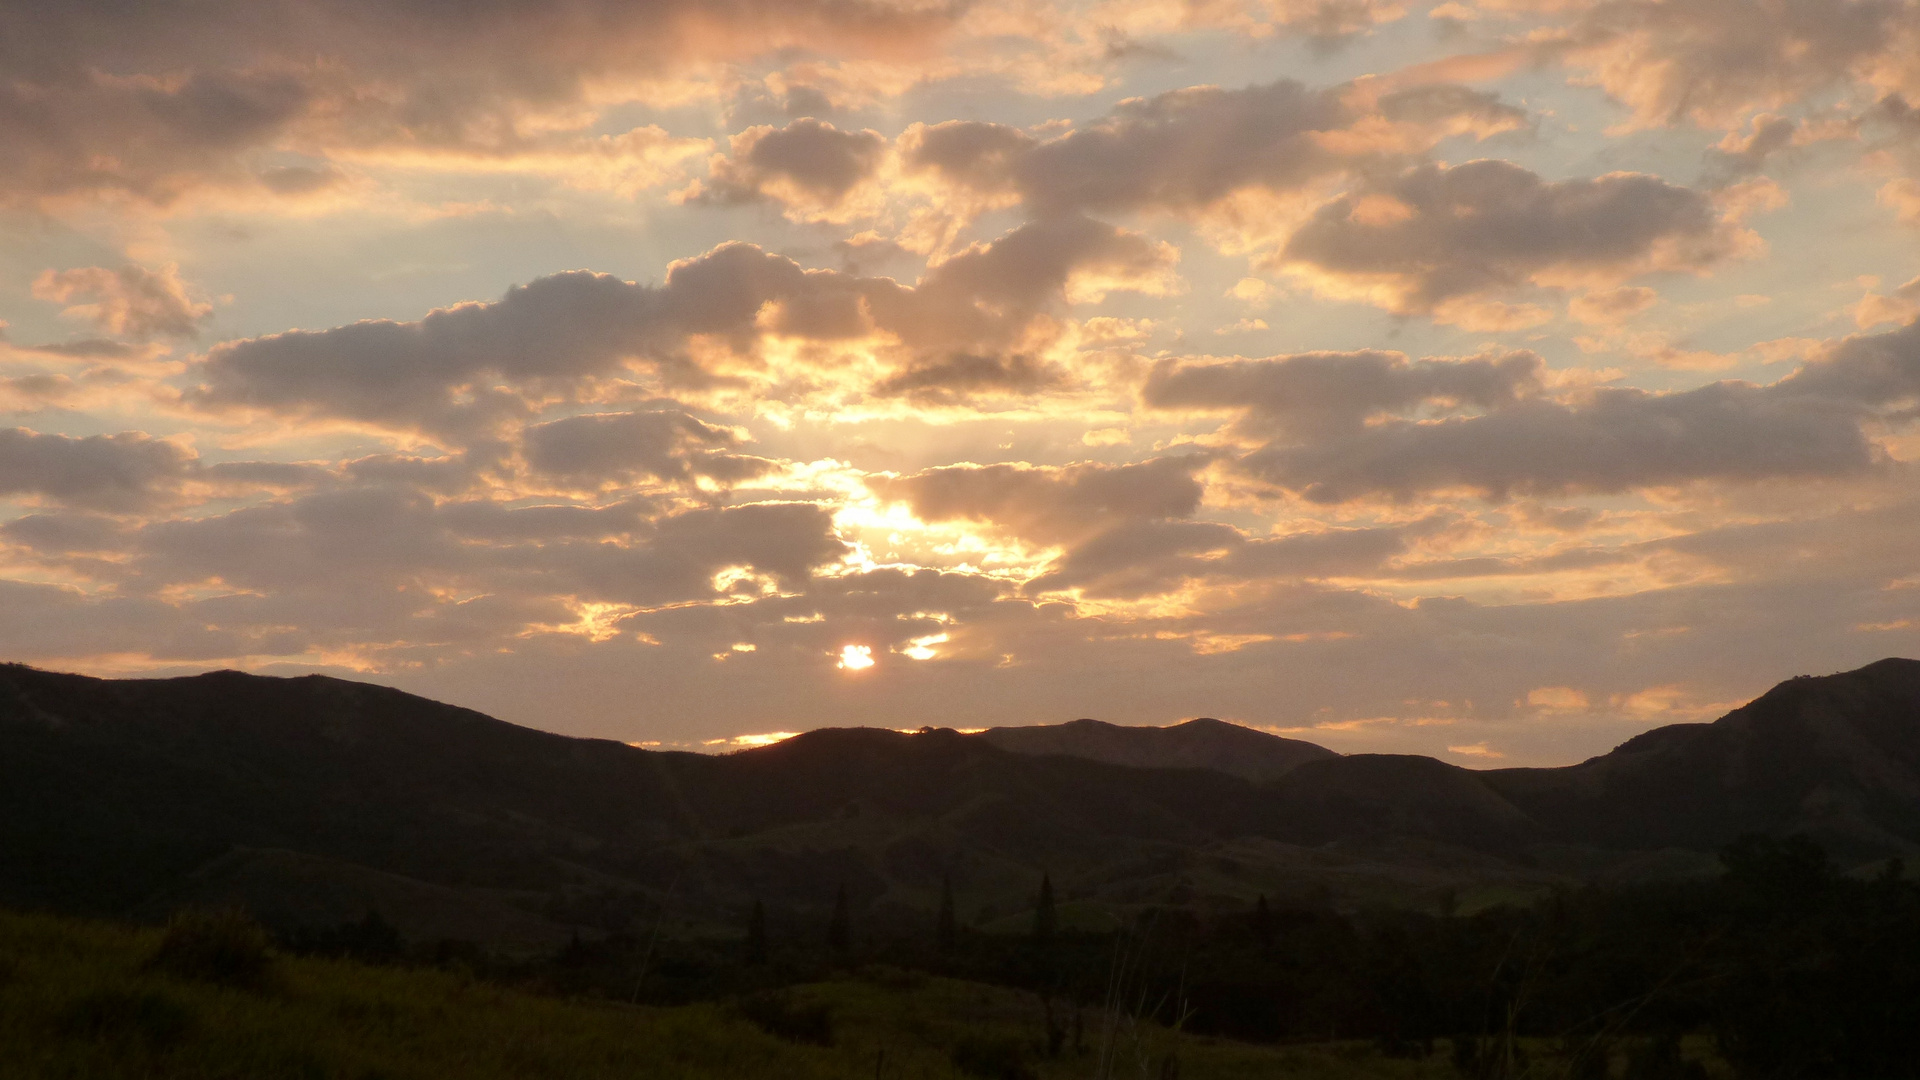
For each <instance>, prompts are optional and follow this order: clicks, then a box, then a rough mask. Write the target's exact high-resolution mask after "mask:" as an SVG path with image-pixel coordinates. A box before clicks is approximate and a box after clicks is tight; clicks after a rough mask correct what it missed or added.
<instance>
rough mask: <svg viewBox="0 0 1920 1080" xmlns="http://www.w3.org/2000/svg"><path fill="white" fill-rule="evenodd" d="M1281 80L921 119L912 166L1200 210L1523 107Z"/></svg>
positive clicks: (1469, 128) (1005, 198)
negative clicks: (1067, 123)
mask: <svg viewBox="0 0 1920 1080" xmlns="http://www.w3.org/2000/svg"><path fill="white" fill-rule="evenodd" d="M1383 91H1384V88H1383V87H1382V86H1380V85H1375V84H1372V83H1366V82H1362V83H1348V84H1344V85H1341V86H1336V87H1332V88H1329V89H1325V90H1309V89H1307V88H1306V87H1305V86H1303V85H1301V84H1300V83H1298V82H1294V81H1292V80H1289V79H1283V80H1280V81H1278V82H1273V83H1267V84H1264V85H1258V86H1249V87H1245V88H1242V89H1237V90H1225V89H1221V88H1220V87H1216V86H1196V87H1189V88H1187V89H1184V90H1174V91H1169V92H1167V93H1164V94H1159V95H1156V96H1154V97H1151V98H1131V99H1128V100H1126V101H1123V102H1121V103H1120V104H1119V105H1118V106H1116V107H1115V108H1114V109H1113V111H1112V112H1111V113H1109V114H1108V115H1107V116H1106V117H1104V118H1102V119H1100V120H1098V121H1096V122H1094V123H1092V124H1089V125H1087V126H1085V127H1082V128H1078V129H1076V130H1073V131H1070V132H1068V133H1066V134H1063V135H1058V136H1055V137H1053V138H1050V139H1045V140H1041V139H1037V138H1035V137H1034V136H1032V135H1029V134H1027V133H1025V132H1022V131H1019V130H1018V129H1014V128H1010V127H1005V126H1003V125H997V124H989V123H984V122H980V121H949V122H946V123H942V124H934V125H914V126H912V127H910V128H908V130H907V131H906V132H905V133H904V134H903V135H902V136H901V140H900V142H901V156H902V165H903V168H904V169H905V170H906V171H907V172H908V173H920V174H924V175H928V176H931V177H935V178H937V179H938V180H940V181H941V182H943V183H945V184H947V185H949V186H952V187H954V188H957V189H962V190H965V191H968V192H971V193H973V194H975V195H976V196H981V197H986V198H988V199H990V200H997V201H999V202H1002V203H1006V202H1013V201H1018V202H1019V203H1021V204H1023V205H1025V206H1026V207H1027V208H1029V210H1030V211H1031V212H1033V213H1037V214H1058V213H1106V214H1111V213H1126V212H1142V211H1161V212H1170V213H1189V214H1190V213H1195V212H1198V211H1201V210H1204V209H1206V208H1209V207H1212V206H1215V205H1216V204H1219V203H1221V202H1223V201H1224V200H1226V199H1227V198H1229V197H1230V196H1232V195H1234V194H1236V193H1238V192H1242V191H1247V190H1256V189H1257V190H1265V191H1275V192H1294V191H1301V190H1310V189H1313V188H1314V187H1315V186H1316V185H1319V184H1321V183H1324V182H1326V181H1328V180H1331V179H1333V178H1337V177H1341V176H1345V175H1349V174H1353V173H1356V172H1364V171H1369V170H1375V169H1379V168H1383V167H1387V166H1393V165H1401V164H1405V163H1406V162H1408V161H1409V160H1412V159H1417V158H1418V157H1420V156H1421V155H1423V154H1425V153H1426V152H1427V151H1429V150H1431V149H1432V148H1433V146H1434V145H1435V144H1436V143H1438V142H1439V140H1441V139H1442V138H1445V137H1447V136H1449V135H1456V134H1472V135H1476V136H1479V137H1481V138H1485V137H1487V136H1490V135H1493V134H1497V133H1499V132H1504V131H1513V130H1517V129H1520V128H1523V127H1524V126H1525V125H1526V122H1527V121H1526V116H1525V114H1524V113H1523V112H1521V111H1520V110H1518V109H1516V108H1514V107H1512V106H1510V105H1505V104H1502V103H1501V102H1500V101H1499V99H1498V98H1497V97H1496V96H1494V95H1492V94H1486V93H1481V92H1479V91H1474V90H1469V89H1467V88H1464V87H1459V86H1418V87H1413V88H1409V89H1402V90H1393V91H1386V92H1383Z"/></svg>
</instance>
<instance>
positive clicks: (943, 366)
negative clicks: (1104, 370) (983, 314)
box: [874, 353, 1067, 405]
mask: <svg viewBox="0 0 1920 1080" xmlns="http://www.w3.org/2000/svg"><path fill="white" fill-rule="evenodd" d="M1066 378H1067V376H1066V373H1065V372H1063V371H1060V370H1059V369H1058V368H1056V367H1054V366H1053V365H1050V364H1046V363H1043V362H1041V361H1039V360H1035V359H1034V358H1033V357H1031V356H1023V355H1010V356H981V355H979V354H977V353H954V354H952V355H949V356H944V357H939V358H936V359H931V360H928V361H925V362H921V363H916V364H913V365H912V366H909V367H907V368H905V369H903V370H901V371H899V372H896V373H895V374H893V375H890V376H888V377H887V378H885V379H883V380H881V382H880V384H879V385H878V386H876V387H874V392H875V393H877V394H880V395H881V396H883V397H905V398H912V399H914V400H915V401H921V402H925V403H927V404H929V405H947V404H954V403H956V402H961V401H965V400H967V399H968V398H971V397H974V396H976V395H983V394H1032V393H1035V392H1037V391H1040V390H1045V389H1047V388H1048V387H1051V386H1057V385H1059V384H1061V383H1064V382H1065V381H1066Z"/></svg>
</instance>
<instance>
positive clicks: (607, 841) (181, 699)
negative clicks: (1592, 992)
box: [0, 660, 1920, 942]
mask: <svg viewBox="0 0 1920 1080" xmlns="http://www.w3.org/2000/svg"><path fill="white" fill-rule="evenodd" d="M1020 730H1023V729H999V730H998V731H996V732H991V733H986V735H983V736H965V735H961V734H960V733H957V732H954V731H950V730H934V731H925V732H921V733H918V734H901V733H897V732H892V731H884V730H875V729H848V730H822V731H815V732H811V733H809V734H806V735H803V736H800V737H797V738H794V739H790V740H788V741H786V742H783V743H780V744H777V745H774V746H770V747H766V748H762V749H758V750H752V751H745V752H741V753H737V754H731V755H726V756H720V757H714V756H705V755H698V754H684V753H660V752H650V751H646V750H640V749H636V748H633V747H630V746H626V745H623V744H621V743H616V742H609V741H604V740H593V739H574V738H568V737H564V736H560V735H554V734H550V733H546V732H541V731H535V730H532V729H528V728H522V727H516V726H514V725H511V724H507V723H503V722H501V721H498V720H494V719H491V718H489V717H486V716H483V715H481V714H479V713H476V712H472V711H470V710H466V709H459V708H455V707H452V706H448V705H443V704H439V703H436V702H432V701H427V700H424V699H421V698H417V697H413V696H411V695H408V694H404V693H401V692H399V691H396V690H391V689H386V688H382V687H377V686H369V685H364V684H358V683H351V682H345V681H341V680H338V679H331V678H325V677H320V676H309V677H306V678H299V679H276V678H265V677H259V676H252V675H244V674H239V673H236V672H216V673H213V674H208V675H202V676H197V677H193V678H184V679H160V680H124V681H106V680H99V679H91V678H85V677H82V676H76V675H60V674H53V673H48V672H41V671H35V670H32V669H29V668H25V667H19V666H0V852H3V853H4V856H5V857H4V858H0V903H8V904H14V905H27V906H45V907H52V908H59V909H64V910H70V911H83V912H95V913H127V912H146V913H149V914H158V913H159V912H160V911H161V910H163V909H164V908H165V907H167V906H168V905H170V904H173V903H178V902H183V901H193V902H203V903H204V902H209V901H211V900H215V899H218V898H219V897H221V896H227V897H230V898H232V899H235V900H241V901H244V902H246V903H247V904H248V905H249V906H250V907H253V908H256V909H260V910H265V911H279V912H284V913H285V914H284V915H283V916H282V917H283V918H284V919H285V920H288V921H298V920H302V919H329V918H333V917H334V916H335V915H341V916H342V917H343V918H346V917H352V916H353V915H355V914H356V913H355V912H354V911H353V909H354V908H356V907H359V906H360V905H362V904H365V905H366V906H367V907H370V908H371V907H392V908H394V913H393V915H392V916H391V918H392V919H394V920H396V921H398V920H406V921H407V927H406V929H407V932H408V933H410V934H413V935H416V936H432V935H434V934H436V933H437V934H441V935H445V936H466V935H470V934H474V933H483V934H485V936H487V937H489V938H490V939H497V940H500V941H503V942H504V941H508V940H514V941H519V942H529V941H536V940H543V939H545V938H547V937H549V936H551V934H552V932H553V931H552V928H553V927H555V926H571V925H585V926H588V927H597V928H602V929H606V930H621V929H634V928H635V927H636V926H637V925H641V923H640V920H651V919H653V918H655V917H657V916H658V915H659V914H660V913H661V912H662V911H663V910H666V911H668V912H670V913H671V914H672V916H673V918H674V919H675V920H676V923H685V922H687V921H692V922H693V923H695V924H698V925H704V926H708V927H715V928H734V927H735V924H736V923H738V924H739V925H744V922H741V921H740V920H744V918H745V912H746V910H747V909H748V908H749V907H751V905H752V902H753V901H754V900H755V899H760V900H763V901H764V902H765V903H766V905H767V908H768V914H769V918H770V920H771V921H772V922H773V923H774V924H775V926H776V927H777V926H778V925H779V924H780V923H781V920H782V919H786V920H789V921H790V920H793V919H800V920H801V921H802V922H805V921H807V920H818V919H819V918H823V917H824V912H825V911H826V910H827V908H828V907H829V906H830V905H831V903H832V900H833V898H834V897H835V895H836V894H837V892H838V890H839V889H840V888H841V887H843V886H844V887H845V888H846V889H847V892H848V895H849V897H850V899H851V901H852V903H853V905H854V910H855V911H857V912H859V913H860V925H861V926H863V927H867V928H877V927H885V926H888V925H894V926H901V927H918V926H920V924H921V923H923V922H925V921H926V918H927V917H928V916H927V913H928V912H930V911H932V910H933V908H934V907H935V905H936V903H937V898H938V895H939V889H940V883H941V881H942V879H943V878H951V879H952V881H953V884H954V887H955V891H956V894H957V898H958V901H959V914H960V916H961V918H962V920H963V921H966V922H969V923H973V924H976V925H993V924H994V923H995V921H996V920H1010V922H1009V925H1015V924H1018V922H1019V917H1020V915H1021V913H1022V912H1023V911H1024V910H1025V905H1026V904H1027V902H1028V898H1029V897H1030V896H1031V894H1032V890H1033V889H1034V887H1035V884H1036V882H1038V880H1039V878H1040V875H1041V873H1042V872H1048V873H1050V874H1051V876H1052V880H1053V881H1054V883H1055V884H1056V887H1057V889H1058V891H1059V894H1060V897H1061V909H1062V917H1063V919H1065V918H1071V917H1073V915H1072V913H1073V912H1074V911H1075V910H1080V909H1098V910H1114V909H1126V908H1129V907H1136V906H1140V905H1150V904H1160V903H1167V902H1177V903H1194V904H1199V905H1202V906H1205V905H1209V904H1216V903H1218V904H1226V905H1228V906H1233V907H1237V906H1244V905H1245V904H1246V903H1248V902H1250V901H1251V898H1252V896H1253V895H1254V894H1256V893H1267V894H1269V895H1273V896H1276V897H1284V896H1288V895H1294V896H1297V897H1301V898H1312V897H1318V898H1319V899H1320V901H1323V902H1333V903H1348V904H1359V903H1373V902H1383V901H1398V902H1428V901H1429V900H1431V899H1432V898H1434V897H1437V896H1439V895H1442V894H1449V895H1450V894H1451V893H1452V892H1453V891H1454V890H1456V889H1458V888H1467V887H1480V886H1485V887H1486V888H1488V889H1491V890H1494V891H1495V892H1497V893H1498V894H1500V895H1513V894H1514V892H1515V890H1519V891H1522V892H1524V891H1527V890H1538V889H1542V888H1545V887H1547V886H1548V885H1550V884H1553V883H1556V882H1567V881H1570V880H1572V879H1571V878H1569V877H1568V876H1566V875H1567V874H1569V873H1574V872H1576V871H1577V872H1578V873H1582V874H1584V873H1600V872H1612V873H1654V872H1672V871H1674V870H1676V869H1685V868H1689V867H1693V866H1697V865H1700V864H1701V863H1702V862H1705V861H1707V858H1708V857H1707V856H1700V855H1688V854H1686V851H1687V850H1690V851H1694V852H1712V851H1714V850H1716V849H1717V848H1718V847H1719V846H1720V845H1721V844H1724V843H1725V842H1727V841H1728V840H1730V839H1732V838H1733V837H1734V836H1736V835H1739V834H1740V833H1743V832H1746V831H1756V830H1757V831H1771V832H1776V833H1780V832H1789V831H1811V832H1813V833H1814V834H1815V835H1816V836H1818V837H1820V838H1821V839H1822V840H1823V841H1825V842H1827V843H1828V844H1829V846H1831V847H1833V848H1834V849H1835V850H1836V853H1838V854H1841V855H1842V856H1843V857H1852V858H1857V859H1861V860H1864V859H1866V858H1869V857H1874V856H1876V855H1885V854H1892V853H1901V852H1910V851H1913V850H1915V849H1916V847H1917V846H1920V845H1916V841H1920V663H1917V662H1914V661H1906V660H1888V661H1882V662H1881V663H1878V664H1874V665H1872V666H1870V667H1867V668H1863V669H1861V670H1860V671H1856V672H1850V673H1847V674H1843V675H1835V676H1828V677H1825V678H1817V679H1814V678H1803V679H1795V680H1792V681H1790V682H1787V683H1784V684H1782V685H1781V686H1779V687H1776V688H1775V689H1774V690H1773V691H1771V692H1769V693H1768V694H1767V695H1765V696H1764V697H1762V698H1760V699H1759V700H1757V701H1755V702H1754V703H1752V704H1751V705H1748V706H1746V707H1744V708H1742V709H1739V710H1736V711H1735V712H1734V713H1732V714H1730V715H1728V716H1727V717H1725V718H1723V719H1722V720H1720V721H1718V722H1716V723H1714V724H1690V725H1678V726H1674V727H1669V728H1662V729H1659V730H1657V731H1653V732H1649V733H1647V734H1646V735H1643V736H1640V737H1639V738H1636V739H1634V740H1632V741H1630V742H1628V743H1626V744H1625V745H1623V746H1621V747H1620V748H1619V749H1617V750H1615V751H1613V752H1612V753H1610V754H1607V755H1604V756H1602V757H1598V758H1594V759H1592V760H1590V761H1587V762H1584V763H1582V764H1580V765H1575V766H1570V767H1567V768H1561V769H1503V770H1494V771H1487V772H1476V771H1472V770H1467V769H1461V768H1458V767H1455V766H1452V765H1447V764H1444V763H1441V762H1438V761H1434V760H1431V759H1427V758H1418V757H1403V756H1391V755H1355V756H1352V757H1337V756H1332V755H1330V754H1328V753H1327V752H1325V751H1322V750H1320V749H1319V748H1317V747H1312V746H1310V744H1303V743H1294V742H1291V741H1289V740H1280V739H1273V738H1272V737H1270V736H1266V735H1263V734H1261V733H1258V732H1252V731H1248V730H1246V729H1239V728H1234V727H1233V726H1232V725H1226V724H1218V723H1217V722H1216V723H1206V722H1194V723H1189V724H1184V725H1180V726H1179V727H1175V728H1170V729H1158V730H1156V729H1110V728H1107V726H1106V725H1091V724H1090V723H1087V722H1082V723H1079V724H1068V725H1060V726H1059V727H1055V728H1041V729H1024V730H1029V731H1031V730H1037V731H1040V732H1042V733H1043V734H1042V735H1041V736H1031V735H1020V734H1013V735H1012V736H1011V738H1012V739H1014V740H1015V741H1018V740H1022V739H1029V740H1031V739H1035V738H1062V737H1063V736H1062V734H1061V733H1067V734H1066V735H1064V738H1066V739H1068V740H1069V741H1070V742H1071V743H1072V745H1073V746H1074V747H1075V749H1076V751H1077V753H1078V754H1080V755H1085V756H1077V754H1075V753H1053V752H1047V753H1039V752H1026V749H1023V751H1022V752H1018V753H1016V752H1012V751H1010V750H1008V749H1005V748H1003V747H1002V746H1001V745H997V744H998V743H999V742H1000V741H1001V740H1002V739H1003V738H1006V737H1008V733H1009V732H1017V731H1020ZM987 736H992V737H987ZM1276 744H1277V745H1276ZM1242 745H1244V746H1246V747H1247V748H1248V750H1247V754H1248V759H1247V760H1240V761H1236V760H1232V759H1226V760H1222V759H1221V758H1220V757H1218V756H1215V755H1223V754H1225V753H1226V752H1227V751H1225V750H1223V749H1222V748H1223V747H1226V748H1230V747H1236V746H1242ZM1115 746H1118V747H1120V749H1119V750H1113V749H1112V747H1115ZM1141 748H1144V749H1141ZM1027 749H1031V744H1029V747H1028V748H1027ZM1136 752H1138V753H1140V754H1142V755H1143V756H1144V757H1146V758H1147V759H1148V760H1154V761H1157V762H1161V763H1172V762H1177V761H1182V760H1185V759H1183V758H1182V756H1181V755H1191V758H1192V759H1194V760H1196V761H1197V760H1202V759H1204V760H1208V761H1216V760H1220V761H1221V765H1222V766H1233V767H1237V771H1239V772H1242V773H1254V774H1256V775H1261V774H1264V773H1265V771H1266V770H1268V769H1278V768H1280V767H1281V766H1280V762H1281V761H1282V759H1283V757H1285V756H1286V755H1300V756H1304V757H1307V758H1309V760H1305V761H1304V762H1299V763H1297V764H1294V765H1293V766H1292V767H1290V768H1286V769H1285V770H1284V771H1282V772H1280V774H1279V775H1278V777H1277V778H1275V779H1271V780H1263V781H1262V782H1258V783H1256V782H1253V781H1251V780H1248V779H1245V778H1244V777H1243V776H1239V775H1234V774H1233V771H1232V770H1230V769H1229V768H1226V767H1214V768H1138V767H1133V766H1130V765H1121V764H1113V763H1110V762H1108V761H1101V760H1089V757H1090V756H1095V755H1098V754H1102V753H1106V754H1109V756H1117V755H1119V754H1121V753H1126V754H1132V753H1136ZM1155 755H1163V756H1155ZM1662 849H1666V851H1665V853H1660V852H1661V851H1662ZM1679 849H1685V850H1679ZM1542 867H1544V868H1542ZM1623 868H1625V869H1623ZM296 894H298V895H296ZM476 927H480V928H482V929H480V930H476V929H475V928H476ZM486 927H492V928H493V929H485V928H486Z"/></svg>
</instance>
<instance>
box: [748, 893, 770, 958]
mask: <svg viewBox="0 0 1920 1080" xmlns="http://www.w3.org/2000/svg"><path fill="white" fill-rule="evenodd" d="M766 962H767V908H766V905H764V904H762V903H761V902H760V901H758V900H755V901H754V902H753V913H752V914H751V915H748V916H747V963H749V964H764V963H766Z"/></svg>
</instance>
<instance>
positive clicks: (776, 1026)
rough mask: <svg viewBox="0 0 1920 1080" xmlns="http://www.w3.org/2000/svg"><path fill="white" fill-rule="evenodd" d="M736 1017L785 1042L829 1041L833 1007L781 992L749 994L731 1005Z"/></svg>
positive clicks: (831, 1032) (823, 1044)
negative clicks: (804, 1000) (795, 997)
mask: <svg viewBox="0 0 1920 1080" xmlns="http://www.w3.org/2000/svg"><path fill="white" fill-rule="evenodd" d="M734 1011H735V1012H737V1013H739V1015H740V1017H741V1018H742V1019H744V1020H746V1021H747V1022H748V1023H750V1024H752V1025H753V1026H754V1027H757V1028H759V1029H760V1030H761V1031H764V1032H766V1033H767V1034H769V1035H772V1036H773V1037H774V1038H776V1039H785V1040H786V1041H788V1042H795V1043H809V1044H812V1045H814V1046H832V1045H833V1010H831V1009H830V1008H828V1007H827V1006H826V1005H825V1004H824V1003H821V1002H812V1003H807V1002H797V1001H794V1000H793V998H792V997H790V996H789V995H786V994H781V993H771V992H769V993H762V994H753V995H751V996H749V997H745V998H741V999H740V1000H739V1001H738V1002H737V1003H735V1005H734Z"/></svg>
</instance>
